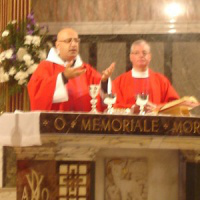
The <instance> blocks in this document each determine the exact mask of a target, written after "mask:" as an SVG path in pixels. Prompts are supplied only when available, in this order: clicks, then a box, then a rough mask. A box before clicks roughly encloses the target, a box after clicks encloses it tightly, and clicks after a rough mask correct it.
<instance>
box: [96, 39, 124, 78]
mask: <svg viewBox="0 0 200 200" xmlns="http://www.w3.org/2000/svg"><path fill="white" fill-rule="evenodd" d="M112 62H115V63H116V66H115V71H114V72H113V74H112V79H114V78H116V76H118V75H119V74H121V73H123V72H125V71H126V43H124V42H99V43H98V44H97V69H98V71H99V72H101V71H103V70H104V69H105V68H107V67H108V66H110V64H111V63H112Z"/></svg>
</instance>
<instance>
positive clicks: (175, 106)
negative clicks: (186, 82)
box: [157, 96, 200, 116]
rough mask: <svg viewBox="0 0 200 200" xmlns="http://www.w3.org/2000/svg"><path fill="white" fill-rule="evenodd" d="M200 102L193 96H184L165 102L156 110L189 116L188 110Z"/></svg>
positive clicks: (162, 112)
mask: <svg viewBox="0 0 200 200" xmlns="http://www.w3.org/2000/svg"><path fill="white" fill-rule="evenodd" d="M199 105H200V102H198V100H197V99H196V98H195V97H193V96H185V97H182V98H181V99H178V100H174V101H171V102H169V103H166V104H165V105H164V106H162V107H160V108H159V110H157V113H159V114H170V115H179V116H190V110H191V109H193V108H194V107H196V106H199Z"/></svg>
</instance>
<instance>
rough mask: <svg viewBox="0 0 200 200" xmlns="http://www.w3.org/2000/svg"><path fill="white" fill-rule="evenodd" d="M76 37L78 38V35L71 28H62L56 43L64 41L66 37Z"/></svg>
mask: <svg viewBox="0 0 200 200" xmlns="http://www.w3.org/2000/svg"><path fill="white" fill-rule="evenodd" d="M71 34H73V35H76V36H77V37H78V33H77V32H76V31H75V30H74V29H72V28H63V29H61V30H60V31H59V32H58V35H57V41H60V40H61V41H62V40H65V39H66V37H67V36H68V35H71Z"/></svg>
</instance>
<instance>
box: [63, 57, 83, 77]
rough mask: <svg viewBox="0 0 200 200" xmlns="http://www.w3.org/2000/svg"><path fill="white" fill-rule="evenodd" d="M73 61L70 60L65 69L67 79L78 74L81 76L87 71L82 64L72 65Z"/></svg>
mask: <svg viewBox="0 0 200 200" xmlns="http://www.w3.org/2000/svg"><path fill="white" fill-rule="evenodd" d="M72 64H73V61H71V62H69V63H68V64H67V65H66V67H65V71H64V72H63V74H64V76H65V78H66V79H72V78H75V77H77V76H80V75H82V74H84V73H85V72H86V69H85V68H83V67H82V66H80V67H72Z"/></svg>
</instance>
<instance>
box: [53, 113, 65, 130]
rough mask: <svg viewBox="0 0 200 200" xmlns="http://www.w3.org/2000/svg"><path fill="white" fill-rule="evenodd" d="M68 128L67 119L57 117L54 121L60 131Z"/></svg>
mask: <svg viewBox="0 0 200 200" xmlns="http://www.w3.org/2000/svg"><path fill="white" fill-rule="evenodd" d="M65 126H66V121H65V119H64V118H63V117H62V116H61V117H57V118H56V119H55V121H54V127H55V128H56V129H57V130H58V131H61V130H63V129H64V128H65Z"/></svg>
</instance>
